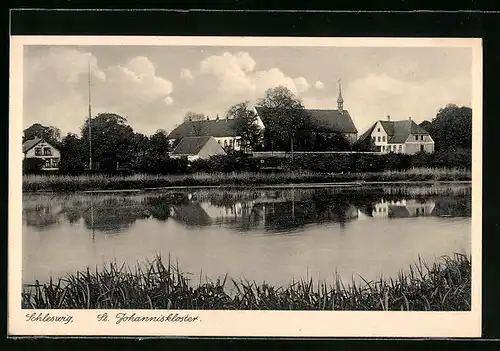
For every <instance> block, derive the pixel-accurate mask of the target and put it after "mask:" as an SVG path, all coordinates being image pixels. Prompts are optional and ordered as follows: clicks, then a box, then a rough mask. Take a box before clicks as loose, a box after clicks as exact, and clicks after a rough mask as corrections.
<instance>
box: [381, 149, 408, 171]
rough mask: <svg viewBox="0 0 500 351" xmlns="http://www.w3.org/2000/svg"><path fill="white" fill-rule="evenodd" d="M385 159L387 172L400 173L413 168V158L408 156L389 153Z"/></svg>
mask: <svg viewBox="0 0 500 351" xmlns="http://www.w3.org/2000/svg"><path fill="white" fill-rule="evenodd" d="M384 159H385V167H384V169H385V170H396V171H400V170H405V169H408V168H411V167H412V166H413V164H412V157H411V156H410V155H406V154H395V153H388V154H386V155H384Z"/></svg>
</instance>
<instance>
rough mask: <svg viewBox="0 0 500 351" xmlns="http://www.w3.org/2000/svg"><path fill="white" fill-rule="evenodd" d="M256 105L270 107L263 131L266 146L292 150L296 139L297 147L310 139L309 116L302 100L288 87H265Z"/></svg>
mask: <svg viewBox="0 0 500 351" xmlns="http://www.w3.org/2000/svg"><path fill="white" fill-rule="evenodd" d="M258 105H260V106H263V107H267V108H269V109H270V110H269V117H270V118H268V120H267V125H266V133H265V134H266V139H267V140H266V142H267V143H268V145H267V147H269V146H270V147H271V148H272V149H274V148H275V147H277V148H278V149H283V150H293V149H294V146H295V141H296V140H299V147H300V146H303V145H304V143H307V142H308V141H309V140H310V134H309V133H308V130H310V128H309V127H310V123H311V122H310V118H309V116H308V115H307V114H306V113H305V110H304V105H303V103H302V101H301V100H300V99H299V98H298V97H296V96H295V95H294V94H293V93H292V92H291V91H290V90H289V89H288V88H286V87H284V86H278V87H275V88H270V89H267V90H266V92H265V95H264V97H263V98H261V99H259V101H258ZM270 143H271V145H269V144H270Z"/></svg>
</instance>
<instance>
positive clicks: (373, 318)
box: [8, 36, 482, 337]
mask: <svg viewBox="0 0 500 351" xmlns="http://www.w3.org/2000/svg"><path fill="white" fill-rule="evenodd" d="M10 39H11V41H10V43H11V48H10V95H9V98H10V109H9V129H10V130H9V132H10V145H9V146H10V149H9V225H8V226H9V245H8V250H9V251H8V267H9V268H8V333H9V335H11V336H21V335H29V336H50V335H57V336H84V335H93V336H241V337H262V336H270V337H272V336H280V337H480V336H481V284H482V282H481V263H482V257H481V256H482V252H481V235H482V220H481V213H482V208H481V207H482V43H481V39H477V38H453V39H452V38H292V37H279V38H276V37H151V36H148V37H137V36H133V37H122V36H11V38H10ZM24 45H78V46H85V45H134V46H155V45H162V46H163V45H174V46H196V45H198V46H225V47H227V46H344V47H354V46H365V47H375V46H377V47H383V46H386V47H394V46H398V47H429V46H434V47H435V46H446V47H469V48H471V50H472V53H473V58H472V72H471V74H472V78H473V80H472V81H473V94H472V95H473V96H472V110H473V162H472V179H473V187H472V204H473V207H472V228H473V229H472V240H471V244H472V246H471V254H472V310H471V311H470V312H382V311H371V312H361V311H360V312H357V311H349V312H348V311H311V312H309V311H308V312H297V311H200V310H194V311H191V310H171V311H166V310H23V309H21V291H22V284H21V281H22V279H21V267H22V247H23V245H22V235H21V227H22V225H21V224H22V222H21V214H22V204H21V200H22V198H21V197H22V174H21V168H22V167H21V160H22V149H21V143H20V142H19V140H21V136H22V116H23V103H22V100H23V98H22V96H23V95H22V94H23V47H24ZM134 312H135V314H136V316H157V317H160V316H162V315H163V316H164V319H165V318H167V316H168V315H169V314H171V313H172V314H173V315H175V313H178V315H179V316H185V315H189V316H192V317H193V318H194V317H196V316H197V317H198V318H197V319H195V320H194V321H193V322H175V321H172V322H165V321H164V322H122V323H118V324H117V323H116V315H117V314H119V313H127V314H128V315H131V314H132V313H134ZM32 313H36V314H37V315H38V314H39V313H42V315H45V314H46V313H51V314H53V315H58V316H71V317H72V318H71V322H68V323H65V322H36V323H35V322H30V321H28V319H29V318H28V316H29V315H31V314H32ZM105 313H106V314H107V316H108V321H107V322H98V321H97V319H98V317H99V316H100V318H102V316H103V314H105Z"/></svg>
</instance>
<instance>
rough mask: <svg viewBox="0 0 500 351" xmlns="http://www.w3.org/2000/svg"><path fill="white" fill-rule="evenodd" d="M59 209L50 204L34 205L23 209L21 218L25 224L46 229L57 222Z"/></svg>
mask: <svg viewBox="0 0 500 351" xmlns="http://www.w3.org/2000/svg"><path fill="white" fill-rule="evenodd" d="M60 212H61V210H60V208H59V207H58V206H53V205H51V204H45V205H36V206H34V207H28V208H24V209H23V218H24V220H25V221H26V225H28V226H31V227H37V228H39V229H48V228H50V227H52V226H53V225H54V224H56V223H58V222H59V214H60Z"/></svg>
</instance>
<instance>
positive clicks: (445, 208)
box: [432, 195, 472, 217]
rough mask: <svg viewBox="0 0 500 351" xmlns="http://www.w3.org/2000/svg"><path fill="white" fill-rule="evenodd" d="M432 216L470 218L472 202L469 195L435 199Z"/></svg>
mask: <svg viewBox="0 0 500 351" xmlns="http://www.w3.org/2000/svg"><path fill="white" fill-rule="evenodd" d="M435 201H436V206H435V207H434V210H433V211H432V215H433V216H451V217H471V216H472V201H471V197H470V195H455V196H453V197H439V198H436V200H435Z"/></svg>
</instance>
